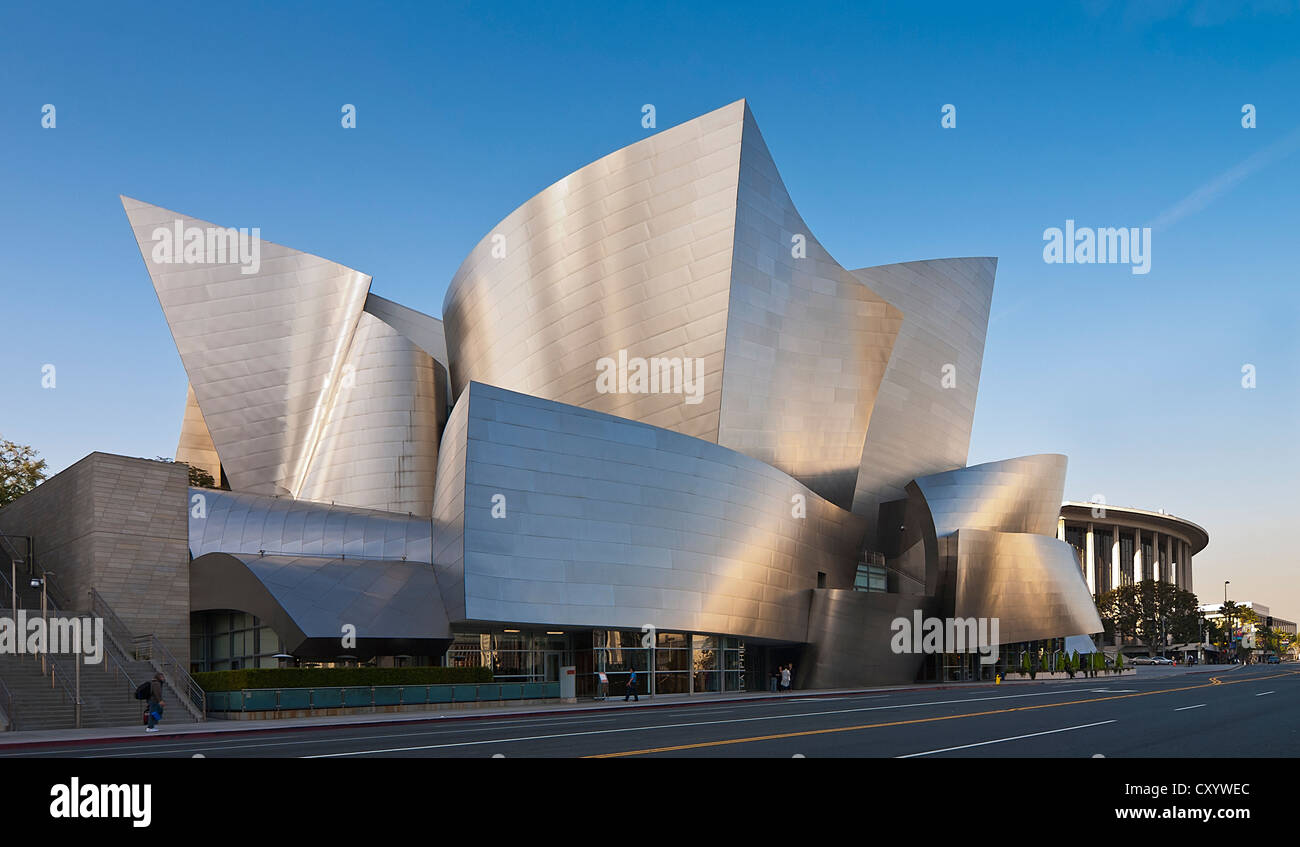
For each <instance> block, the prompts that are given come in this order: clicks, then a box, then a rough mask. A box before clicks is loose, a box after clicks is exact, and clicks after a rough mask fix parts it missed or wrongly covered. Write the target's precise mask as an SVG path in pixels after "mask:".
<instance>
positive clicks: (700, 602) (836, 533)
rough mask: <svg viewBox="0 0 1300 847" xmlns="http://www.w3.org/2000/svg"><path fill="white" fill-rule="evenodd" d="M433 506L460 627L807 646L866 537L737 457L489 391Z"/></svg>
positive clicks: (470, 399)
mask: <svg viewBox="0 0 1300 847" xmlns="http://www.w3.org/2000/svg"><path fill="white" fill-rule="evenodd" d="M453 440H454V443H452V442H453ZM453 456H463V461H461V460H460V459H455V460H453V459H452V458H451V457H453ZM453 461H455V462H457V463H458V464H459V465H460V467H453ZM461 480H463V482H461ZM453 488H455V489H457V490H455V491H453V490H451V489H453ZM434 499H435V509H434V525H435V527H436V530H435V533H436V535H437V547H436V552H435V556H434V565H435V567H436V569H437V571H438V581H439V585H440V587H441V588H442V590H443V592H444V596H447V595H448V594H449V593H450V594H451V596H449V597H448V599H447V600H446V601H445V602H446V606H447V610H448V616H449V618H450V619H451V620H452V622H453V623H455V622H457V621H458V620H460V619H464V620H471V621H482V622H508V623H518V624H544V625H557V626H560V625H563V626H579V627H581V626H590V627H611V628H612V627H617V628H632V629H641V628H642V627H644V626H646V625H649V626H653V627H656V628H662V629H672V630H686V631H696V632H717V633H728V634H734V635H740V636H744V637H753V638H767V639H775V640H783V641H790V642H800V641H802V640H803V639H804V638H805V636H806V633H807V627H808V596H809V590H811V589H813V588H816V587H817V585H818V583H819V575H820V578H821V579H822V580H824V581H825V582H826V584H828V585H850V584H852V581H853V574H854V571H855V568H856V563H857V559H858V553H859V551H860V550H861V544H862V533H863V530H864V527H865V524H864V522H863V521H862V519H861V518H860V517H858V516H857V515H854V514H853V513H852V512H849V511H847V510H845V509H841V508H839V507H838V506H835V505H834V504H832V503H829V502H827V501H826V500H824V499H823V498H821V497H819V496H817V495H816V494H815V493H814V492H812V491H811V490H810V489H809V488H807V487H806V486H804V485H802V484H801V483H799V482H798V481H796V480H794V479H792V478H791V477H789V476H788V475H786V474H785V473H783V472H781V471H779V470H777V469H776V468H773V467H771V466H770V465H767V464H765V463H763V462H760V461H758V460H756V459H753V458H750V457H748V456H745V455H742V454H740V453H736V452H734V451H732V450H728V449H726V448H725V447H720V446H718V445H716V444H712V443H710V442H706V441H703V440H700V439H697V438H692V437H690V436H686V435H682V434H680V433H676V432H672V431H669V430H666V429H662V428H659V427H654V426H650V425H648V424H642V423H637V422H635V421H629V420H627V419H624V418H619V417H615V416H613V415H607V414H603V413H600V412H594V411H591V410H588V409H583V408H581V407H577V406H570V405H566V404H562V403H556V402H554V401H550V400H543V399H540V398H536V397H531V396H528V395H524V394H518V393H515V392H510V391H506V390H503V389H500V388H496V387H493V386H488V385H483V384H481V383H471V384H470V385H469V386H468V387H467V388H466V390H465V391H464V392H463V393H462V394H461V397H460V400H459V401H458V402H457V406H456V409H455V410H453V412H452V415H451V419H450V421H449V423H448V426H447V435H446V437H445V438H444V441H443V447H442V461H441V465H440V467H439V473H438V492H437V494H436V495H435V498H434ZM458 523H459V530H460V536H459V538H458V539H456V540H453V541H448V542H444V539H443V534H444V532H446V533H447V534H448V535H449V536H452V535H454V533H455V532H456V531H457V524H458ZM457 594H459V596H455V595H457ZM462 610H463V611H462Z"/></svg>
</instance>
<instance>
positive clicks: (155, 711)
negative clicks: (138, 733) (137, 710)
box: [145, 673, 167, 732]
mask: <svg viewBox="0 0 1300 847" xmlns="http://www.w3.org/2000/svg"><path fill="white" fill-rule="evenodd" d="M163 682H164V677H163V675H162V674H161V673H156V674H154V675H153V682H152V683H150V685H149V705H148V707H147V708H148V710H149V726H148V727H146V728H145V732H157V731H158V721H160V720H162V715H163V707H164V706H166V705H167V703H166V701H164V700H163V698H162V686H163Z"/></svg>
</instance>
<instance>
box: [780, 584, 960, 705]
mask: <svg viewBox="0 0 1300 847" xmlns="http://www.w3.org/2000/svg"><path fill="white" fill-rule="evenodd" d="M937 608H938V607H937V605H936V603H935V601H934V598H932V597H925V596H919V595H907V594H886V593H883V592H867V591H849V590H844V589H828V590H819V591H814V592H813V593H812V607H811V610H810V611H809V613H808V645H809V646H808V652H807V653H806V654H805V655H804V659H803V663H802V667H801V668H800V669H799V670H800V672H799V680H798V682H799V687H800V688H848V687H853V686H859V685H880V684H886V683H909V682H912V681H913V680H915V679H916V676H917V672H918V671H919V670H920V668H921V663H922V662H923V661H924V659H925V656H924V655H923V654H920V653H895V652H894V650H893V646H892V644H893V634H894V630H893V626H892V624H893V621H894V620H895V619H896V618H900V617H901V618H907V619H909V620H910V619H911V617H912V614H913V612H914V611H916V610H918V609H919V610H921V612H922V615H923V616H925V617H929V616H932V615H934V614H936V613H937Z"/></svg>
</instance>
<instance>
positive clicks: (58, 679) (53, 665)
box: [44, 654, 82, 729]
mask: <svg viewBox="0 0 1300 847" xmlns="http://www.w3.org/2000/svg"><path fill="white" fill-rule="evenodd" d="M44 655H46V656H47V657H48V659H49V669H50V688H53V687H54V686H55V684H56V683H57V684H58V685H59V686H60V687H61V688H62V689H63V694H64V696H66V697H67V698H68V699H69V700H71V701H72V705H73V706H74V707H75V709H76V726H77V729H81V705H82V700H81V698H80V697H78V696H77V692H76V691H74V690H73V689H72V688H69V687H68V682H67V680H66V679H64V677H65V676H67V673H68V672H67V671H63V672H62V673H63V675H62V676H60V671H59V663H58V662H57V661H56V660H55V658H54V657H53V656H52V655H50V654H44ZM74 673H75V671H74Z"/></svg>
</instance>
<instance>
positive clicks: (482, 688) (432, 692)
mask: <svg viewBox="0 0 1300 847" xmlns="http://www.w3.org/2000/svg"><path fill="white" fill-rule="evenodd" d="M559 696H560V684H559V683H558V682H481V683H474V682H470V683H430V684H426V685H321V686H315V687H311V688H242V689H238V690H235V691H213V692H211V695H210V697H211V700H212V711H213V713H214V714H219V713H221V712H280V711H315V710H317V709H355V708H383V707H397V706H431V705H439V704H451V703H484V702H506V701H510V700H547V699H555V698H558V697H559Z"/></svg>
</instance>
